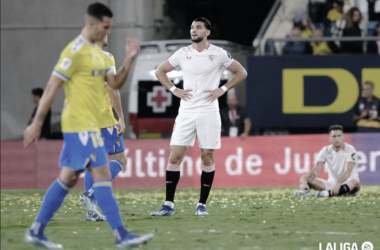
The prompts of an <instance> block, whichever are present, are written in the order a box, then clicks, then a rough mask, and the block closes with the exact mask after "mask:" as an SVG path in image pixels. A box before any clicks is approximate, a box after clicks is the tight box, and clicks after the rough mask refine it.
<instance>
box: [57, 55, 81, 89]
mask: <svg viewBox="0 0 380 250" xmlns="http://www.w3.org/2000/svg"><path fill="white" fill-rule="evenodd" d="M77 55H78V53H72V52H71V51H70V50H69V49H67V48H66V49H64V50H63V51H62V53H61V55H60V57H59V60H58V62H57V64H56V65H55V67H54V70H53V74H54V75H56V76H58V77H59V78H60V79H61V80H63V81H65V82H66V81H68V80H69V79H70V78H71V77H72V76H73V75H74V73H75V69H76V67H75V65H76V64H77V61H78V56H77Z"/></svg>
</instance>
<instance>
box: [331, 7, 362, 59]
mask: <svg viewBox="0 0 380 250" xmlns="http://www.w3.org/2000/svg"><path fill="white" fill-rule="evenodd" d="M361 20H362V15H361V13H360V11H359V9H358V8H356V7H353V8H351V9H350V10H349V11H348V12H347V13H346V15H345V17H344V18H341V19H338V20H337V21H336V22H335V25H334V26H332V28H331V33H332V35H333V36H334V37H360V36H365V33H366V30H365V29H363V28H361V27H360V26H361V24H360V23H361ZM340 52H341V53H363V42H341V43H340Z"/></svg>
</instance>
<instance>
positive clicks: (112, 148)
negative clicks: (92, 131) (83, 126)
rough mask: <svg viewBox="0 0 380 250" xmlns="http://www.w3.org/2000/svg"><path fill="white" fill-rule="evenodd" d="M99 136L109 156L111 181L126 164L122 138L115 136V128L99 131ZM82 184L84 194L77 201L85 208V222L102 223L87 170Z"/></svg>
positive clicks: (92, 182) (102, 218)
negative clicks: (100, 135)
mask: <svg viewBox="0 0 380 250" xmlns="http://www.w3.org/2000/svg"><path fill="white" fill-rule="evenodd" d="M101 134H102V137H103V140H104V145H105V148H106V152H107V153H108V154H109V156H110V158H111V161H110V162H109V168H110V172H111V181H112V180H113V179H115V178H116V176H117V175H118V174H119V172H120V171H121V170H122V169H123V168H124V166H125V164H126V163H127V157H126V156H125V153H124V151H125V147H124V141H123V136H118V135H117V127H116V126H114V127H109V128H104V129H102V130H101ZM84 184H85V190H86V192H84V193H82V194H81V195H80V196H79V200H80V201H81V202H82V203H83V205H84V206H85V207H86V208H87V214H86V221H93V222H95V221H104V219H105V218H104V216H103V215H102V214H101V213H100V212H99V211H98V209H97V203H96V200H95V199H94V194H93V193H94V189H93V188H92V185H93V184H94V180H93V178H92V176H91V174H90V172H89V171H88V170H86V173H85V177H84Z"/></svg>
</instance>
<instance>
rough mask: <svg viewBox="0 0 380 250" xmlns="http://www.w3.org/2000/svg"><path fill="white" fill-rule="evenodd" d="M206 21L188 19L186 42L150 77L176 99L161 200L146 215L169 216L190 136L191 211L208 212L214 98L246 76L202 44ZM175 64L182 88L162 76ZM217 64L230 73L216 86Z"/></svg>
mask: <svg viewBox="0 0 380 250" xmlns="http://www.w3.org/2000/svg"><path fill="white" fill-rule="evenodd" d="M210 31H211V23H210V21H209V20H207V19H206V18H204V17H198V18H196V19H194V21H193V22H192V24H191V28H190V35H191V40H192V41H193V44H192V45H189V46H187V47H182V48H180V49H179V50H177V51H176V52H175V53H174V54H173V55H172V56H171V57H170V58H169V59H168V60H166V61H165V62H163V63H162V64H161V65H160V66H159V67H158V69H157V70H156V77H157V79H158V80H159V81H160V82H161V84H162V85H163V86H165V87H166V88H167V89H169V90H170V91H171V92H172V93H173V95H175V96H177V97H179V98H181V104H180V108H179V111H178V116H177V118H176V120H175V124H174V127H173V134H172V138H171V141H170V156H169V162H168V165H167V168H166V200H165V203H164V205H162V207H161V209H160V210H158V211H156V212H152V213H151V215H152V216H164V215H174V213H175V212H174V194H175V190H176V187H177V183H178V181H179V177H180V165H181V163H182V160H183V158H184V156H185V153H186V149H187V147H188V146H194V142H195V137H197V139H198V143H199V147H200V148H201V159H202V175H201V192H200V199H199V203H198V204H197V208H196V215H208V213H207V212H206V201H207V198H208V195H209V193H210V190H211V186H212V182H213V180H214V174H215V163H214V150H215V149H219V148H220V147H221V142H220V134H221V120H220V114H219V105H218V97H220V96H222V95H223V94H224V93H225V92H226V91H227V90H228V89H231V88H233V87H235V86H236V85H237V84H239V83H240V82H241V81H243V80H244V79H245V78H246V77H247V72H246V70H245V69H244V68H243V67H242V66H241V64H240V63H239V62H237V61H236V60H234V59H232V58H231V56H230V54H228V53H227V52H226V51H225V50H224V49H222V48H220V47H217V46H215V45H212V44H210V43H208V42H207V37H208V36H209V35H210ZM176 67H180V68H181V70H182V72H183V81H184V84H183V88H184V89H179V88H176V87H175V86H174V85H173V84H172V82H171V81H170V80H169V78H168V76H167V75H166V74H167V73H168V72H170V71H172V70H174V69H175V68H176ZM223 68H226V69H227V70H229V71H231V72H232V73H233V74H234V76H233V77H232V78H231V80H230V81H228V82H227V83H226V84H225V85H224V86H222V87H221V88H219V84H220V78H221V74H222V70H223Z"/></svg>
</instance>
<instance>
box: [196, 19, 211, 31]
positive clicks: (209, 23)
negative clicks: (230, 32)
mask: <svg viewBox="0 0 380 250" xmlns="http://www.w3.org/2000/svg"><path fill="white" fill-rule="evenodd" d="M193 22H203V23H204V24H205V27H206V29H208V30H211V22H210V21H209V20H208V19H207V18H204V17H197V18H195V19H194V20H193Z"/></svg>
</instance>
